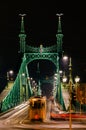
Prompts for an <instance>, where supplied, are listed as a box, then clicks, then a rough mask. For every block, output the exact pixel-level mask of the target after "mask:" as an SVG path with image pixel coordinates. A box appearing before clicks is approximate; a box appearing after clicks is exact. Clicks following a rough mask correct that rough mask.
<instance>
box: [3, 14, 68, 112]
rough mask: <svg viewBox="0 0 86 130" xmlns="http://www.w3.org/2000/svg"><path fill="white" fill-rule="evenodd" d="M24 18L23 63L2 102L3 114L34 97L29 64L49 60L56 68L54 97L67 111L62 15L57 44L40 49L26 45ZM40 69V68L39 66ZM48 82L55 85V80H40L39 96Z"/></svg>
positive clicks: (21, 32)
mask: <svg viewBox="0 0 86 130" xmlns="http://www.w3.org/2000/svg"><path fill="white" fill-rule="evenodd" d="M24 16H25V15H23V14H22V15H21V28H20V34H19V38H20V53H22V55H23V57H22V63H21V66H20V69H19V72H18V74H17V77H16V79H15V81H14V83H13V86H12V87H11V90H10V91H9V93H8V94H7V95H6V96H5V97H4V99H3V100H2V101H1V112H4V111H7V110H9V109H10V108H13V107H15V106H17V105H18V104H20V103H22V102H23V101H26V100H28V99H29V98H30V97H31V96H32V95H33V89H32V86H31V81H30V75H29V70H28V64H30V63H31V62H33V61H35V60H47V61H50V62H52V64H54V66H55V68H56V69H55V74H56V85H54V87H53V89H52V96H53V97H54V99H55V100H57V101H58V102H59V103H60V104H61V105H62V107H63V109H64V110H65V109H66V108H65V102H64V99H63V96H62V89H61V88H62V87H61V81H60V73H59V69H60V58H61V56H62V38H63V34H62V28H61V15H59V16H58V29H57V34H56V38H57V41H56V44H53V45H52V46H47V47H44V46H43V45H42V44H41V45H40V46H39V47H33V46H29V45H27V44H26V36H27V35H26V34H25V29H24ZM38 69H39V66H38ZM43 82H48V83H51V84H53V82H54V80H53V79H47V80H42V81H41V80H40V77H39V80H38V88H37V94H38V95H41V84H42V83H43Z"/></svg>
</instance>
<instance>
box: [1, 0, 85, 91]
mask: <svg viewBox="0 0 86 130" xmlns="http://www.w3.org/2000/svg"><path fill="white" fill-rule="evenodd" d="M27 1H28V2H27ZM27 1H23V2H22V1H21V2H19V1H18V2H13V1H12V2H4V1H3V2H0V87H1V89H2V88H3V86H4V83H5V82H4V80H6V72H7V71H8V70H10V69H13V70H14V72H15V73H18V70H19V67H20V64H21V56H20V54H19V53H18V52H19V37H18V35H19V32H20V16H19V14H20V13H21V14H23V13H25V14H27V15H26V16H25V31H26V34H27V44H29V45H33V46H39V45H40V44H43V45H44V46H49V45H52V44H56V32H57V23H58V18H57V16H56V13H63V14H64V15H63V16H62V31H63V35H64V38H63V51H64V53H65V54H67V55H68V56H71V57H72V63H73V71H74V73H76V75H79V76H80V78H81V82H86V76H85V75H86V47H85V45H86V35H85V34H86V14H85V12H86V9H85V7H84V3H82V2H81V3H79V1H78V2H77V1H76V3H75V1H73V0H72V2H71V1H69V2H66V3H63V1H61V0H59V1H58V0H51V1H49V0H45V1H44V0H36V1H35V0H27ZM3 79H4V80H3Z"/></svg>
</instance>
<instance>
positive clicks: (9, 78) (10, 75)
mask: <svg viewBox="0 0 86 130" xmlns="http://www.w3.org/2000/svg"><path fill="white" fill-rule="evenodd" d="M13 80H14V71H13V70H9V71H7V87H8V84H9V81H13Z"/></svg>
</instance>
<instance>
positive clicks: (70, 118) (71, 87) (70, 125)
mask: <svg viewBox="0 0 86 130" xmlns="http://www.w3.org/2000/svg"><path fill="white" fill-rule="evenodd" d="M79 80H80V78H79V77H78V76H77V77H76V78H75V84H74V83H73V78H72V62H71V57H70V58H69V81H68V84H65V86H66V87H67V86H68V87H69V95H70V98H69V128H70V130H72V117H71V112H72V92H73V87H74V86H76V85H77V83H78V82H79ZM62 81H63V82H64V83H66V82H67V77H66V76H65V74H64V75H63V79H62ZM76 87H77V86H76Z"/></svg>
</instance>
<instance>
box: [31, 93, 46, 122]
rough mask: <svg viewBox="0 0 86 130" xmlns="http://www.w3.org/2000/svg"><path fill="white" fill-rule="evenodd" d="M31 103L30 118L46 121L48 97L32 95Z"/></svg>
mask: <svg viewBox="0 0 86 130" xmlns="http://www.w3.org/2000/svg"><path fill="white" fill-rule="evenodd" d="M29 104H30V105H29V120H30V121H44V120H45V119H46V97H44V96H35V97H31V98H30V99H29Z"/></svg>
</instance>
